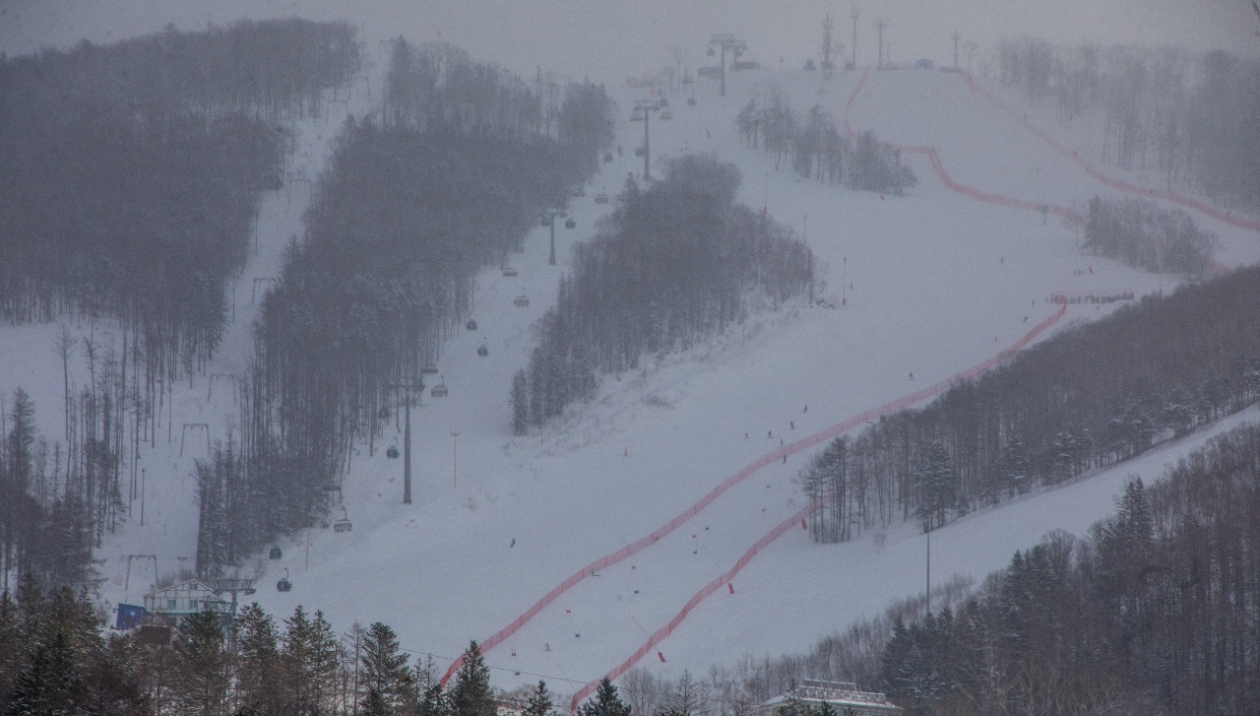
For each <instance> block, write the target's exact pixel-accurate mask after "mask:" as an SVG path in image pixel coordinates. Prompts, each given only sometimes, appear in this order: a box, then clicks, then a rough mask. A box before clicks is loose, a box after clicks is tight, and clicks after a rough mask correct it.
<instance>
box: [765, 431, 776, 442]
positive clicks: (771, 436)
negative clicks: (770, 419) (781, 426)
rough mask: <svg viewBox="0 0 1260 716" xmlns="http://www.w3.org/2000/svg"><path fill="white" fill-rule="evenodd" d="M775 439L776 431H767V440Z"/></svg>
mask: <svg viewBox="0 0 1260 716" xmlns="http://www.w3.org/2000/svg"><path fill="white" fill-rule="evenodd" d="M773 437H774V431H773V430H767V431H766V439H767V440H770V439H772V438H773Z"/></svg>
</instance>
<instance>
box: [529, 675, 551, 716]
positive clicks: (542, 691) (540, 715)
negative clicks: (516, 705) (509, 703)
mask: <svg viewBox="0 0 1260 716" xmlns="http://www.w3.org/2000/svg"><path fill="white" fill-rule="evenodd" d="M551 706H552V704H551V693H550V692H549V691H547V682H545V681H542V680H539V682H538V686H536V687H535V688H534V692H533V693H531V694H530V695H529V700H527V701H526V702H525V709H524V710H523V711H521V716H553V711H552V710H551Z"/></svg>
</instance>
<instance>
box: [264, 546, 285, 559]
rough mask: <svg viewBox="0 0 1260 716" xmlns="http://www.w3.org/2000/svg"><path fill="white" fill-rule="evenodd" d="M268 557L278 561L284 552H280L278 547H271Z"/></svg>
mask: <svg viewBox="0 0 1260 716" xmlns="http://www.w3.org/2000/svg"><path fill="white" fill-rule="evenodd" d="M268 556H269V557H271V558H272V559H280V558H281V557H283V556H284V552H282V551H281V550H280V548H279V547H272V548H271V553H270V554H269V555H268Z"/></svg>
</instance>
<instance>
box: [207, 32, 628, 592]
mask: <svg viewBox="0 0 1260 716" xmlns="http://www.w3.org/2000/svg"><path fill="white" fill-rule="evenodd" d="M392 50H393V51H392V59H391V64H390V67H389V69H388V72H387V77H388V80H387V82H386V92H385V96H384V98H383V100H382V109H381V111H380V112H376V113H373V114H372V115H370V116H368V117H366V118H364V119H362V120H355V119H353V118H351V119H348V120H347V122H346V123H345V125H344V126H343V128H342V130H341V132H340V134H339V136H338V139H337V145H336V148H335V150H334V152H333V156H332V158H331V160H330V162H329V165H328V169H327V171H326V172H325V174H324V175H323V176H321V177H320V179H319V181H318V183H317V186H316V187H315V192H314V199H313V201H312V204H311V208H310V209H309V210H308V212H307V215H306V217H305V220H306V227H307V228H306V235H305V236H304V238H303V240H302V241H301V242H298V241H296V239H295V240H294V241H293V243H292V245H291V246H290V247H289V249H288V250H287V252H286V255H285V260H284V268H283V270H282V272H281V274H280V276H278V277H277V281H276V285H275V287H274V288H273V289H272V290H270V291H268V292H267V294H266V296H265V298H264V299H263V305H262V309H261V318H260V319H259V321H258V323H257V325H256V328H255V358H254V360H253V362H252V365H251V368H250V372H249V376H248V380H246V381H245V382H244V390H243V400H242V401H241V406H242V408H241V413H242V418H241V422H240V426H241V431H240V435H239V441H238V442H235V443H232V444H227V445H221V446H220V447H219V449H218V450H217V451H216V453H215V456H214V457H213V459H212V460H210V461H208V462H207V463H206V464H205V465H202V466H199V468H198V480H199V485H200V490H201V492H200V494H201V529H200V530H199V535H200V536H199V545H200V547H199V549H198V554H199V555H200V556H202V557H204V559H199V562H198V570H199V574H203V575H212V574H217V573H218V572H219V571H220V570H222V569H224V568H227V567H229V566H231V565H236V564H239V563H240V560H241V559H243V558H244V556H245V555H246V554H248V553H249V552H250V551H251V550H253V549H257V548H258V547H259V546H261V545H263V544H265V543H266V542H267V541H268V540H270V539H271V538H272V537H274V536H275V535H276V534H283V533H287V532H291V531H293V530H296V529H299V528H301V527H305V526H307V525H309V524H311V523H312V522H313V521H315V520H320V519H323V516H324V515H325V514H326V512H327V510H328V509H329V506H330V505H331V504H332V502H333V501H334V499H335V495H334V492H335V490H336V489H338V487H339V484H340V482H339V478H340V475H341V474H342V471H343V470H344V469H346V468H347V467H348V464H349V460H350V457H351V455H352V446H353V445H354V443H355V442H356V441H360V440H364V441H366V442H367V443H368V448H369V450H373V449H374V448H375V440H376V439H377V438H378V437H379V436H380V434H381V432H382V431H383V430H384V428H385V427H387V426H388V424H389V422H390V420H391V419H394V420H396V419H397V415H398V414H399V412H400V410H399V407H400V406H401V405H402V403H401V401H403V400H407V399H409V395H408V394H409V393H411V392H412V391H411V390H410V389H395V388H396V386H398V385H400V384H401V383H408V384H414V382H415V381H416V380H418V379H419V378H420V377H422V375H423V373H422V371H423V370H424V369H425V368H426V367H428V366H431V365H436V363H437V361H438V359H439V358H440V357H441V351H442V343H443V341H444V339H445V338H446V337H447V335H449V332H450V331H452V330H461V329H462V326H463V322H464V320H465V319H466V318H467V317H468V314H469V311H470V310H471V300H472V291H473V281H474V279H475V276H476V274H477V272H478V271H480V270H481V269H482V268H484V267H486V266H497V265H500V264H502V263H504V262H505V261H506V259H507V257H508V256H510V255H511V254H512V253H513V252H516V251H520V250H521V249H522V243H523V240H524V237H525V235H526V233H527V232H528V231H529V229H530V228H531V227H532V226H534V222H536V221H537V220H538V219H537V218H536V217H537V216H538V212H540V211H541V210H543V209H546V208H549V207H559V206H562V205H563V204H564V202H565V201H566V199H567V197H568V195H569V191H570V190H571V188H572V187H573V186H575V185H578V184H580V183H581V182H583V181H585V180H586V178H587V177H588V176H589V175H590V173H591V172H592V171H593V170H594V168H595V167H596V163H597V162H598V153H599V152H600V151H601V150H602V149H603V148H604V147H605V145H606V144H607V142H609V141H611V138H612V109H611V108H612V103H611V100H610V99H609V98H608V96H607V94H606V93H605V92H604V90H603V88H602V87H600V86H597V85H592V84H589V83H582V84H574V85H571V86H570V87H568V88H567V89H566V91H565V92H564V96H563V100H562V101H561V102H560V104H559V105H557V106H556V107H555V108H554V109H555V113H556V116H555V120H554V121H555V123H556V125H557V129H556V136H551V134H549V133H548V132H547V131H546V126H545V125H544V124H543V123H541V122H540V121H539V120H538V112H539V111H540V108H541V107H543V106H544V104H543V103H542V102H541V100H540V99H539V97H538V96H537V95H536V94H535V93H536V88H533V87H531V86H529V85H528V84H526V83H524V82H521V81H520V80H519V79H517V78H515V77H514V76H512V75H510V74H508V73H506V72H504V71H503V70H501V69H499V68H497V67H495V66H494V65H489V64H482V63H477V62H474V61H473V60H471V59H470V58H469V57H468V56H467V54H466V53H464V52H463V51H462V50H459V49H457V48H452V47H449V46H445V45H424V46H421V47H418V48H417V47H413V46H411V45H409V44H408V43H407V42H406V41H404V40H402V39H399V40H395V41H394V42H393V44H392ZM411 397H414V396H411Z"/></svg>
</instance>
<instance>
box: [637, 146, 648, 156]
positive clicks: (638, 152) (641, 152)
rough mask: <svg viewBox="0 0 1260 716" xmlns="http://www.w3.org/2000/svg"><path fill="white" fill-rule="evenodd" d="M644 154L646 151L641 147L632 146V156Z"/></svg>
mask: <svg viewBox="0 0 1260 716" xmlns="http://www.w3.org/2000/svg"><path fill="white" fill-rule="evenodd" d="M644 154H647V152H646V151H644V149H643V147H635V148H634V156H636V157H641V156H643V155H644Z"/></svg>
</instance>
